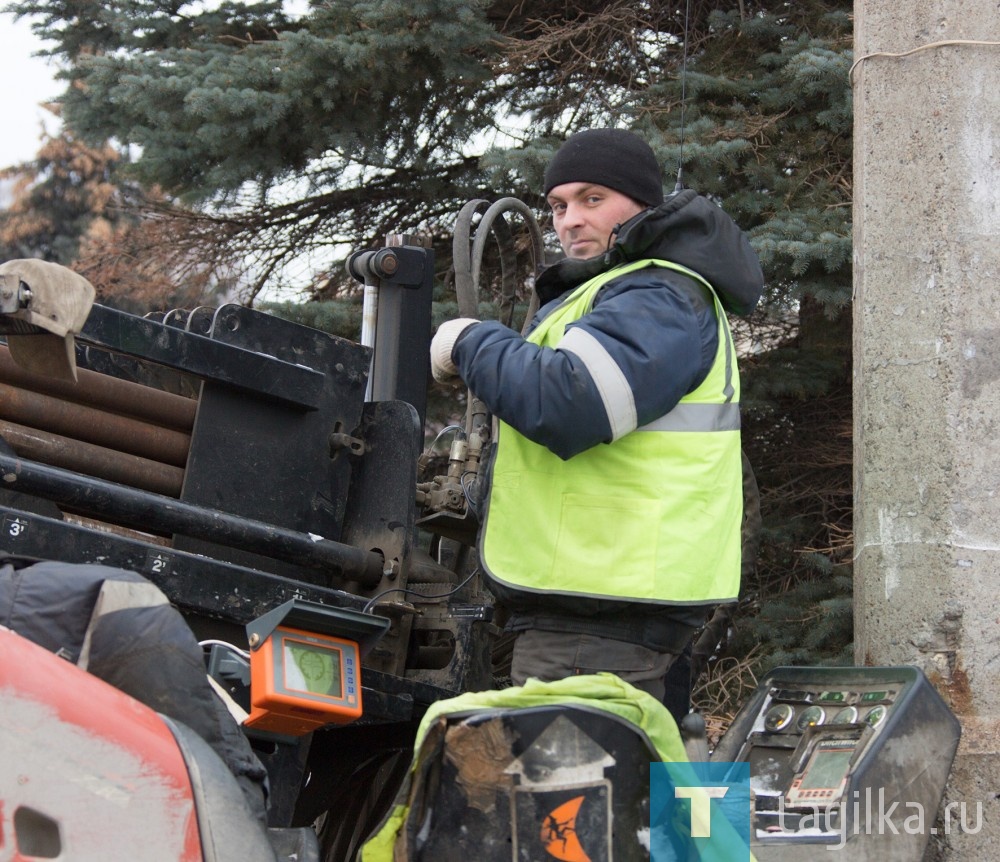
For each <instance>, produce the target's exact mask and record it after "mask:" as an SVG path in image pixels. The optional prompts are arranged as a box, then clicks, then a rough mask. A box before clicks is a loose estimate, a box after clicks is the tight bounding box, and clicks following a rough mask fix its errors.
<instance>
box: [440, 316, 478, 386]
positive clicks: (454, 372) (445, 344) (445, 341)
mask: <svg viewBox="0 0 1000 862" xmlns="http://www.w3.org/2000/svg"><path fill="white" fill-rule="evenodd" d="M474 323H479V321H478V320H476V319H475V318H472V317H458V318H456V319H455V320H446V321H445V322H444V323H442V324H441V325H440V326H439V327H438V330H437V332H436V333H435V334H434V338H433V339H431V374H433V375H434V379H435V380H436V381H437V382H438V383H453V382H454V381H455V380H456V378H457V377H458V368H457V366H456V365H455V363H454V362H453V361H452V358H451V351H452V349H453V348H454V347H455V342H456V341H458V337H459V336H460V335H461V334H462V333H463V332H465V330H466V329H467V328H468V327H470V326H472V324H474Z"/></svg>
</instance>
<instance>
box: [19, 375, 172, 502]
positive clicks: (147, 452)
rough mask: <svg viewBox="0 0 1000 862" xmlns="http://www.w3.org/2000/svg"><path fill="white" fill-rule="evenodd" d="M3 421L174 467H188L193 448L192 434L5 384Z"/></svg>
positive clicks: (43, 459)
mask: <svg viewBox="0 0 1000 862" xmlns="http://www.w3.org/2000/svg"><path fill="white" fill-rule="evenodd" d="M0 419H6V420H8V421H10V422H16V423H18V424H19V425H26V426H28V427H29V428H37V429H38V430H40V431H49V432H52V433H53V434H59V435H61V436H63V437H68V438H70V439H72V440H82V441H84V442H85V443H93V444H94V445H96V446H103V447H105V448H107V449H113V450H116V451H119V452H125V453H128V454H129V455H138V456H140V457H142V458H149V459H151V460H153V461H160V462H162V463H164V464H170V465H172V466H174V467H183V466H184V465H185V464H186V463H187V456H188V450H189V449H190V448H191V435H190V434H185V433H183V432H181V431H174V430H172V429H170V428H163V427H160V426H157V425H151V424H150V423H148V422H141V421H139V420H138V419H132V418H131V417H129V416H121V415H119V414H117V413H108V412H107V411H104V410H98V409H96V408H94V407H88V406H87V405H85V404H77V403H75V402H72V401H64V400H63V399H61V398H54V397H52V396H50V395H44V394H42V393H41V392H31V391H30V390H27V389H20V388H18V387H15V386H8V385H7V384H5V383H0ZM32 457H33V456H32ZM38 460H42V461H46V460H47V459H45V458H41V459H38ZM49 463H51V462H49ZM108 478H110V477H108ZM130 484H132V483H130Z"/></svg>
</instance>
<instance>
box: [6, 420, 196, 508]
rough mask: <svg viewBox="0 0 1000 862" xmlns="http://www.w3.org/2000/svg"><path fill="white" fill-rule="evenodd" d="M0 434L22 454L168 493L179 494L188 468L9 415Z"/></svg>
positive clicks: (154, 491)
mask: <svg viewBox="0 0 1000 862" xmlns="http://www.w3.org/2000/svg"><path fill="white" fill-rule="evenodd" d="M0 437H2V438H3V439H4V440H6V441H7V443H8V444H9V445H10V446H11V448H13V450H14V451H15V452H16V453H17V454H18V455H20V456H21V457H22V458H28V459H30V460H32V461H39V462H41V463H42V464H48V465H50V466H53V467H61V468H63V469H65V470H72V471H73V472H75V473H82V474H83V475H85V476H93V477H96V478H98V479H105V480H107V481H109V482H117V483H120V484H123V485H129V486H131V487H133V488H139V489H141V490H143V491H151V492H153V493H155V494H162V495H164V496H166V497H178V496H180V493H181V485H182V484H183V482H184V471H183V470H182V469H180V468H179V467H172V466H171V465H169V464H161V463H159V462H157V461H151V460H149V459H148V458H140V457H138V456H137V455H129V454H128V453H126V452H117V451H115V450H114V449H107V448H105V447H103V446H95V445H94V444H92V443H85V442H83V441H81V440H72V439H70V438H69V437H63V436H61V435H59V434H53V433H51V432H50V431H40V430H38V429H36V428H29V427H27V426H25V425H21V424H18V423H16V422H8V421H6V420H5V419H0Z"/></svg>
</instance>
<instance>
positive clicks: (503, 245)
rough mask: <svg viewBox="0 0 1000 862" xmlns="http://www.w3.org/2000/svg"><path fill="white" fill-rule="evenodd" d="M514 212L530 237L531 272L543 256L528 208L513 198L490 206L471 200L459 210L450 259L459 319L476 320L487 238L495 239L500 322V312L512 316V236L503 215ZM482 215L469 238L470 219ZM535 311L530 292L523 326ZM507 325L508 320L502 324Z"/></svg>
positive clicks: (514, 277) (537, 229)
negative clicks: (499, 282)
mask: <svg viewBox="0 0 1000 862" xmlns="http://www.w3.org/2000/svg"><path fill="white" fill-rule="evenodd" d="M508 212H515V213H517V214H518V215H520V216H521V217H522V218H523V219H524V222H525V224H526V225H527V227H528V233H529V235H530V237H531V255H532V260H533V263H534V269H535V271H537V270H538V268H539V266H540V265H541V263H542V261H543V260H544V255H545V244H544V239H543V237H542V229H541V227H540V226H539V224H538V221H537V220H536V219H535V217H534V214H533V213H532V212H531V210H530V209H529V208H528V206H527V205H526V204H525V203H523V202H522V201H520V200H518V199H517V198H510V197H508V198H501V199H500V200H498V201H496V202H495V203H493V204H490V203H489V202H488V201H485V200H480V199H476V200H471V201H469V202H468V203H467V204H466V205H465V206H464V207H462V209H461V210H460V211H459V214H458V218H457V219H456V222H455V233H454V239H453V241H452V259H453V261H454V266H455V293H456V295H457V297H458V313H459V314H460V315H461V316H462V317H478V316H479V313H478V308H479V280H480V277H481V274H482V264H483V254H484V252H485V250H486V243H487V241H488V239H489V237H490V235H492V236H493V238H494V239H495V240H496V242H497V245H498V246H499V249H500V276H501V295H502V301H501V320H502V321H503V315H504V312H505V311H506V312H507V315H508V318H512V317H513V306H514V296H515V294H516V291H517V269H516V265H517V251H516V249H515V248H514V241H513V236H512V234H511V230H510V226H509V225H508V224H507V221H506V219H505V218H504V214H505V213H508ZM479 213H482V217H481V218H480V220H479V223H478V225H477V226H476V229H475V237H474V238H473V220H474V219H475V217H476V215H477V214H479ZM537 308H538V298H537V295H536V294H535V292H534V291H532V294H531V299H530V302H529V308H528V315H527V317H526V319H525V326H527V325H528V323H529V322H530V320H531V318H532V316H533V315H534V313H535V311H536V310H537ZM503 322H505V323H507V324H508V325H509V324H510V322H511V320H510V319H508V320H506V321H503Z"/></svg>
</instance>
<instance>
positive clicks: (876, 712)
mask: <svg viewBox="0 0 1000 862" xmlns="http://www.w3.org/2000/svg"><path fill="white" fill-rule="evenodd" d="M886 712H887V710H886V708H885V707H884V706H873V707H872V708H871V709H869V710H868V712H866V713H865V723H866V724H870V725H871V726H872V727H878V726H879V725H880V724H881V723H882V722H883V721H884V720H885V714H886Z"/></svg>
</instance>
